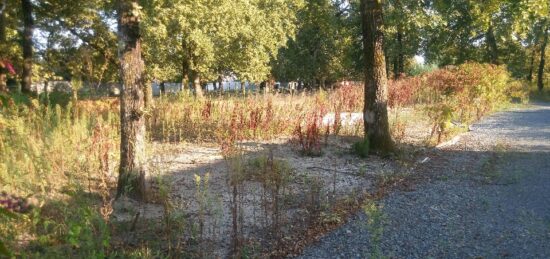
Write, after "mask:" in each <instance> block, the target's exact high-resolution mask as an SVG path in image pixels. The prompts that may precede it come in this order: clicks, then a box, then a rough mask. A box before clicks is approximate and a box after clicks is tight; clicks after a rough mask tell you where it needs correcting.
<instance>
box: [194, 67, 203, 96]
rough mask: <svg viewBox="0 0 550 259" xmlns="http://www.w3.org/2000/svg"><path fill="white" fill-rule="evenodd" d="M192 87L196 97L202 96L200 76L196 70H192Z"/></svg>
mask: <svg viewBox="0 0 550 259" xmlns="http://www.w3.org/2000/svg"><path fill="white" fill-rule="evenodd" d="M193 88H195V95H196V96H197V98H199V99H202V98H204V94H203V92H202V86H201V77H200V75H199V73H198V72H193Z"/></svg>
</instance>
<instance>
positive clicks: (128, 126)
mask: <svg viewBox="0 0 550 259" xmlns="http://www.w3.org/2000/svg"><path fill="white" fill-rule="evenodd" d="M138 8H140V7H139V4H138V0H118V37H119V59H120V73H121V78H122V94H121V97H120V98H121V102H120V123H121V125H120V129H121V141H120V169H119V170H120V171H119V177H118V188H117V196H121V195H128V196H130V197H133V198H136V199H140V200H145V199H147V189H148V187H147V186H148V184H147V180H148V179H147V178H148V177H147V176H148V172H147V168H146V156H145V114H144V111H145V96H144V88H145V78H144V69H145V65H144V62H143V59H142V57H141V34H140V28H139V23H140V17H139V9H138Z"/></svg>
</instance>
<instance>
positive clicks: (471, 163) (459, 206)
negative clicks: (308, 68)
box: [300, 104, 550, 258]
mask: <svg viewBox="0 0 550 259" xmlns="http://www.w3.org/2000/svg"><path fill="white" fill-rule="evenodd" d="M471 130H472V131H470V132H469V133H467V134H465V135H463V136H461V139H460V141H458V142H457V143H456V144H454V145H452V146H447V147H445V148H441V149H438V150H437V151H436V153H437V154H438V157H437V158H434V159H430V160H428V162H426V164H425V166H423V167H422V170H418V172H416V173H419V174H420V173H428V174H429V175H430V176H431V179H432V180H430V181H426V182H424V183H422V184H419V185H417V186H415V187H414V188H413V190H412V191H410V190H409V191H395V192H393V193H391V194H389V195H388V196H386V197H385V198H383V199H381V200H379V201H377V202H376V204H375V205H372V206H369V209H368V210H367V212H366V213H365V212H361V213H358V214H357V215H355V216H354V217H353V218H352V219H350V221H349V222H348V223H347V224H345V225H344V226H342V227H341V228H339V229H338V230H336V231H334V232H332V233H329V234H328V235H326V236H325V237H323V238H321V239H320V240H319V241H318V242H317V243H315V244H313V245H312V246H310V247H308V248H306V249H305V251H304V252H303V254H302V255H301V257H300V258H384V257H386V258H550V105H549V104H534V105H532V106H531V107H529V108H525V109H519V110H512V111H507V112H500V113H497V114H495V115H493V116H491V117H488V118H486V119H484V120H482V121H481V122H480V123H478V124H475V125H473V126H472V127H471ZM441 165H444V166H441Z"/></svg>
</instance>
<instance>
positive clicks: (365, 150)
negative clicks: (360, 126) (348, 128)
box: [352, 139, 370, 158]
mask: <svg viewBox="0 0 550 259" xmlns="http://www.w3.org/2000/svg"><path fill="white" fill-rule="evenodd" d="M369 144H370V143H369V139H363V140H361V141H359V142H356V143H354V144H353V146H352V149H353V152H354V153H355V154H356V155H358V156H360V157H362V158H366V157H367V156H368V155H369Z"/></svg>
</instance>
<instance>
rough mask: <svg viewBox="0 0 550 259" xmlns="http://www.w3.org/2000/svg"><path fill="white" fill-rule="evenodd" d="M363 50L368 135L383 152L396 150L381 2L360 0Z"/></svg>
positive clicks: (366, 129) (364, 112) (378, 149)
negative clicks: (388, 88) (389, 112)
mask: <svg viewBox="0 0 550 259" xmlns="http://www.w3.org/2000/svg"><path fill="white" fill-rule="evenodd" d="M361 18H362V19H361V20H362V29H363V51H364V57H365V66H366V67H365V106H364V109H363V120H364V122H365V138H366V139H368V141H369V145H370V148H371V149H372V150H374V151H380V152H383V153H386V152H389V151H392V150H393V142H392V139H391V135H390V129H389V123H388V109H387V102H388V90H387V80H388V79H387V77H386V61H385V56H384V49H383V46H384V44H383V41H384V39H383V38H384V34H383V31H382V26H383V14H382V4H381V3H380V1H378V0H361Z"/></svg>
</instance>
